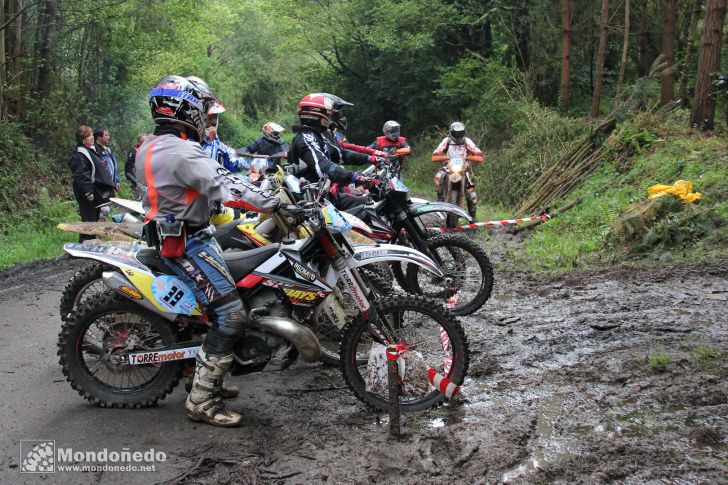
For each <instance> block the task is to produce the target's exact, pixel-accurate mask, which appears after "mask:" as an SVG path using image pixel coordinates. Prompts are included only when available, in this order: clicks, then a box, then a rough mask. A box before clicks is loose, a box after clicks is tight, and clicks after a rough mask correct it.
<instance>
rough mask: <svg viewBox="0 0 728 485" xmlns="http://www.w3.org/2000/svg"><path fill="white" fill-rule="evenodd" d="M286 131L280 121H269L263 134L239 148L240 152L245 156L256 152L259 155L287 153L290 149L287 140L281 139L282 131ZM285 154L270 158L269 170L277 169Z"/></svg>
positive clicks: (264, 127) (264, 126) (251, 155)
mask: <svg viewBox="0 0 728 485" xmlns="http://www.w3.org/2000/svg"><path fill="white" fill-rule="evenodd" d="M284 131H286V130H285V129H284V128H283V127H282V126H281V125H279V124H278V123H273V122H272V121H269V122H268V123H266V124H264V125H263V136H261V137H259V138H257V139H256V140H255V141H254V142H253V143H251V144H250V145H248V146H246V147H245V148H243V149H242V150H238V153H240V154H242V155H244V156H250V157H253V156H254V155H255V154H258V155H275V154H278V153H285V152H287V151H288V148H287V147H286V142H284V141H283V140H282V139H281V133H283V132H284ZM281 158H283V156H277V157H275V158H269V159H268V170H275V168H276V165H278V164H279V163H280V161H281Z"/></svg>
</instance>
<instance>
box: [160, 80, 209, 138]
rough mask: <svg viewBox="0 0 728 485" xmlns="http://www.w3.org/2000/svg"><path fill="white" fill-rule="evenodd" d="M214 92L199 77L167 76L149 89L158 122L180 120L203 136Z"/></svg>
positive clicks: (199, 135) (175, 121) (177, 121)
mask: <svg viewBox="0 0 728 485" xmlns="http://www.w3.org/2000/svg"><path fill="white" fill-rule="evenodd" d="M214 101H215V96H214V95H213V94H212V92H211V91H210V88H209V87H208V86H207V84H206V83H205V82H204V81H202V80H201V79H199V78H196V79H194V80H189V79H185V78H183V77H182V76H165V77H163V78H162V79H161V80H160V81H159V82H158V83H157V84H156V86H154V88H152V90H151V91H149V107H150V108H151V110H152V118H153V119H154V122H155V123H156V124H158V125H162V124H168V123H180V124H182V125H185V126H186V127H188V128H190V129H191V130H192V133H194V134H196V135H197V141H200V140H202V137H203V136H204V134H205V126H206V125H207V110H208V108H209V105H210V104H211V103H212V102H214Z"/></svg>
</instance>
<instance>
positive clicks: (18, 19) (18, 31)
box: [9, 0, 25, 82]
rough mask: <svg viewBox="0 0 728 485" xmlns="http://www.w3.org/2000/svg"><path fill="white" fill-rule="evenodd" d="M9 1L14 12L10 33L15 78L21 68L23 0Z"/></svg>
mask: <svg viewBox="0 0 728 485" xmlns="http://www.w3.org/2000/svg"><path fill="white" fill-rule="evenodd" d="M9 3H13V4H14V6H15V8H14V10H13V14H16V15H15V20H14V21H13V30H12V34H11V35H12V42H13V77H14V78H16V77H17V76H19V75H20V71H21V69H22V67H21V62H20V61H21V59H22V53H23V15H22V14H21V12H22V11H23V8H24V7H25V5H24V4H25V0H10V1H9ZM16 82H17V80H16Z"/></svg>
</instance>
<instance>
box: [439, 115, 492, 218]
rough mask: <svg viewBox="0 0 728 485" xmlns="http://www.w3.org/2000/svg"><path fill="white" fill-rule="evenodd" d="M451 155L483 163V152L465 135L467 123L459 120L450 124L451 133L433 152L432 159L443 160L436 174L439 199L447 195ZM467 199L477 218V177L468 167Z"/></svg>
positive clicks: (471, 213) (471, 211) (471, 210)
mask: <svg viewBox="0 0 728 485" xmlns="http://www.w3.org/2000/svg"><path fill="white" fill-rule="evenodd" d="M451 157H462V158H464V159H467V160H469V161H471V162H473V163H483V152H481V151H480V148H478V147H477V145H475V143H473V140H471V139H470V138H468V137H466V136H465V125H464V124H463V123H461V122H459V121H456V122H454V123H453V124H451V125H450V133H449V135H448V136H446V137H445V138H444V139H443V140H442V141H441V142H440V144H439V145H438V146H437V148H435V151H434V152H432V161H433V162H435V163H439V162H442V163H443V166H442V167H440V169H439V170H438V171H437V173H436V174H435V191H436V192H437V200H439V201H442V200H443V199H444V196H445V174H446V168H447V167H446V165H447V161H448V160H449V159H450V158H451ZM465 177H466V182H465V200H466V201H467V204H468V212H469V213H470V216H471V217H473V218H475V213H476V211H477V209H478V194H476V193H475V178H474V177H473V172H472V171H471V170H470V169H468V171H467V173H466V174H465Z"/></svg>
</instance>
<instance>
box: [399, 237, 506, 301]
mask: <svg viewBox="0 0 728 485" xmlns="http://www.w3.org/2000/svg"><path fill="white" fill-rule="evenodd" d="M426 244H427V248H428V249H429V250H430V254H431V255H432V257H433V258H434V259H435V261H436V262H437V264H438V265H439V266H440V269H441V270H442V272H443V273H444V276H443V277H439V276H435V275H433V274H432V273H430V272H428V271H426V270H423V269H422V268H420V267H419V266H417V265H414V264H410V265H408V268H407V284H408V286H409V288H410V290H411V291H412V292H413V293H416V294H418V295H424V296H427V297H431V298H436V299H438V300H440V301H442V302H443V303H444V304H445V306H446V307H447V308H449V309H450V311H451V312H452V313H453V314H455V315H470V314H471V313H473V312H475V311H477V310H478V309H479V308H480V307H481V306H483V305H484V304H485V302H486V301H487V300H488V298H490V294H491V292H492V291H493V267H492V266H491V264H490V260H489V259H488V255H487V254H485V251H484V250H483V248H481V247H480V246H479V245H478V244H476V243H475V242H473V241H472V240H470V239H468V238H466V237H464V236H459V235H456V234H441V235H438V236H434V237H431V238H428V239H427V241H426Z"/></svg>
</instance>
